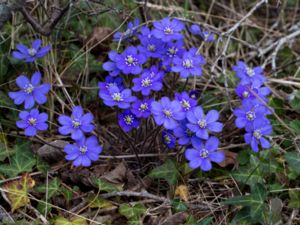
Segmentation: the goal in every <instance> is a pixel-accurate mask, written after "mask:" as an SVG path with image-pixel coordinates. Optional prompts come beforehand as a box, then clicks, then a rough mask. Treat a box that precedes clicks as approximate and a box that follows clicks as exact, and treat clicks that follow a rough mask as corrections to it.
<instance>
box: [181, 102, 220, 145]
mask: <svg viewBox="0 0 300 225" xmlns="http://www.w3.org/2000/svg"><path fill="white" fill-rule="evenodd" d="M186 117H187V119H188V121H189V123H188V124H187V127H188V128H189V129H190V130H191V131H192V132H194V133H196V136H197V137H199V138H201V139H208V131H212V132H221V131H222V129H223V124H222V123H220V122H216V121H217V120H218V119H219V112H218V111H216V110H210V111H208V113H207V115H206V116H205V114H204V112H203V110H202V108H201V107H200V106H197V107H195V108H194V109H193V110H192V111H189V112H187V114H186Z"/></svg>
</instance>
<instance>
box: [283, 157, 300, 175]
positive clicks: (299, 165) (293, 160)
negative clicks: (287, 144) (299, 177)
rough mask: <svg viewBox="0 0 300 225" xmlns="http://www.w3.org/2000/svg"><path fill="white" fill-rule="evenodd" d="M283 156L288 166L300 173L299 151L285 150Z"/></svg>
mask: <svg viewBox="0 0 300 225" xmlns="http://www.w3.org/2000/svg"><path fill="white" fill-rule="evenodd" d="M284 158H285V160H286V161H287V163H288V165H289V168H290V169H292V170H293V171H295V172H296V173H298V174H300V153H299V152H297V151H294V152H287V153H285V155H284Z"/></svg>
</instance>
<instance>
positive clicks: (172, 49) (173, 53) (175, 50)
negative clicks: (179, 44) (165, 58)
mask: <svg viewBox="0 0 300 225" xmlns="http://www.w3.org/2000/svg"><path fill="white" fill-rule="evenodd" d="M177 51H178V49H177V48H175V47H172V48H168V50H167V52H168V55H169V56H170V57H172V56H174V55H176V53H177Z"/></svg>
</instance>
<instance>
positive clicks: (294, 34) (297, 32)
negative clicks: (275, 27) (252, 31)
mask: <svg viewBox="0 0 300 225" xmlns="http://www.w3.org/2000/svg"><path fill="white" fill-rule="evenodd" d="M299 35H300V24H297V26H296V28H295V31H294V32H292V33H290V34H289V35H287V36H285V37H282V38H280V39H279V40H278V41H276V42H274V43H272V44H271V45H269V46H268V47H266V48H264V49H260V50H258V51H259V55H258V57H261V56H262V55H265V54H266V53H268V52H269V51H271V50H272V49H273V48H275V47H278V46H282V45H283V44H284V43H286V42H288V41H290V40H292V39H294V38H296V37H297V36H299Z"/></svg>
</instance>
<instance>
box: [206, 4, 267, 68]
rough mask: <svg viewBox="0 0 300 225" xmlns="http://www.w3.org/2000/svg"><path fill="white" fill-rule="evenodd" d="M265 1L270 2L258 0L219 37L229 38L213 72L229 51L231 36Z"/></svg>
mask: <svg viewBox="0 0 300 225" xmlns="http://www.w3.org/2000/svg"><path fill="white" fill-rule="evenodd" d="M264 3H268V0H261V1H259V2H257V3H256V4H255V6H253V7H252V9H251V10H250V11H249V12H248V13H247V14H246V15H245V16H244V17H243V18H242V19H241V20H239V21H238V22H237V23H236V24H235V25H234V26H233V27H232V28H230V29H229V30H228V31H226V32H223V33H222V34H221V35H220V37H219V39H218V40H221V39H222V37H224V36H227V35H228V38H227V40H226V43H225V47H224V48H223V51H222V53H221V54H220V55H219V56H218V58H217V59H216V61H215V62H214V64H213V65H212V68H211V72H213V71H214V70H215V67H216V65H217V63H218V62H219V60H220V59H221V58H224V57H225V56H226V52H227V49H228V46H229V42H230V39H231V36H232V34H233V32H234V31H235V30H236V29H237V28H238V27H239V26H240V25H241V24H242V23H243V22H244V21H245V20H246V19H247V18H249V17H250V16H251V15H252V14H253V13H254V12H255V11H256V10H257V9H258V8H259V7H260V6H261V5H262V4H264Z"/></svg>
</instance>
